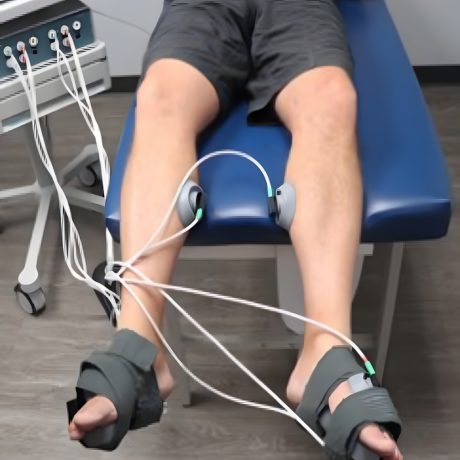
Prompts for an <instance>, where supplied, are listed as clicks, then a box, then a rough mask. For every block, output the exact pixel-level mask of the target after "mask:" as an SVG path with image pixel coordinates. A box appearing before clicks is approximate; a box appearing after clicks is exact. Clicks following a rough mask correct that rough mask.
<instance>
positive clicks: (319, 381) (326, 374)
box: [296, 347, 363, 436]
mask: <svg viewBox="0 0 460 460" xmlns="http://www.w3.org/2000/svg"><path fill="white" fill-rule="evenodd" d="M362 372H363V369H362V368H361V367H360V366H359V365H358V363H357V362H356V359H355V358H354V356H353V354H352V353H351V351H350V349H349V348H347V347H333V348H331V349H330V350H329V351H328V352H327V353H326V354H325V355H324V356H323V358H322V359H321V360H320V361H319V363H318V364H317V366H316V367H315V370H314V371H313V374H312V375H311V377H310V380H309V381H308V383H307V385H306V387H305V392H304V397H303V399H302V402H301V403H300V405H299V407H298V408H297V411H296V412H297V414H298V415H299V417H300V418H301V419H302V420H303V421H304V422H305V423H306V424H307V425H308V426H310V427H311V428H312V429H313V430H314V431H315V432H316V433H317V434H318V435H319V436H324V434H325V433H324V428H323V427H322V426H321V424H320V423H319V420H320V417H321V414H322V413H323V411H324V410H325V409H327V407H328V400H329V396H330V395H331V394H332V393H333V392H334V390H335V389H336V388H337V386H338V385H339V384H340V383H341V382H343V381H345V380H347V379H348V378H349V377H351V376H352V375H354V374H358V373H362Z"/></svg>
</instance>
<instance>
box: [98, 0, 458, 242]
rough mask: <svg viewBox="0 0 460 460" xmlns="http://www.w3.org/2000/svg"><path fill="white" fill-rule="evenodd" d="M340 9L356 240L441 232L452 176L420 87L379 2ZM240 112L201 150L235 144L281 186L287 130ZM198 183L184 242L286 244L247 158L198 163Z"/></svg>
mask: <svg viewBox="0 0 460 460" xmlns="http://www.w3.org/2000/svg"><path fill="white" fill-rule="evenodd" d="M338 5H339V7H340V9H341V11H342V14H343V16H344V18H345V22H346V27H347V33H348V38H349V43H350V46H351V49H352V52H353V56H354V59H355V66H356V68H355V75H354V82H355V85H356V88H357V91H358V95H359V122H358V130H359V145H360V156H361V164H362V171H363V178H364V193H365V201H364V215H363V225H362V242H372V243H374V242H399V241H401V242H402V241H410V240H422V239H429V238H439V237H442V236H443V235H445V233H446V232H447V229H448V225H449V221H450V216H451V192H450V181H449V177H448V174H447V169H446V165H445V162H444V157H443V153H442V151H441V148H440V145H439V142H438V139H437V135H436V132H435V130H434V127H433V123H432V120H431V117H430V115H429V113H428V110H427V107H426V104H425V101H424V98H423V95H422V92H421V90H420V87H419V85H418V82H417V80H416V77H415V75H414V72H413V70H412V67H411V64H410V62H409V60H408V58H407V55H406V53H405V51H404V48H403V45H402V43H401V41H400V39H399V36H398V33H397V31H396V29H395V26H394V24H393V21H392V18H391V16H390V14H389V12H388V10H387V7H386V5H385V2H384V0H340V1H338ZM246 111H247V104H246V103H245V102H241V103H239V104H237V105H236V106H235V108H234V110H233V111H231V113H230V114H229V115H228V116H227V117H226V118H225V119H224V120H221V121H220V122H219V123H218V124H217V125H216V126H215V127H213V128H211V129H210V130H209V131H208V132H207V133H205V134H204V135H203V137H202V139H201V140H200V143H199V156H203V155H205V154H207V153H209V152H212V151H214V150H220V149H235V150H242V151H244V152H247V153H249V154H250V155H252V156H254V157H255V158H256V159H257V160H259V161H260V162H261V163H262V165H263V166H264V167H265V168H266V169H267V171H268V173H269V176H270V178H271V180H272V184H273V186H274V187H278V186H279V185H281V184H282V183H283V176H284V171H285V165H286V161H287V158H288V154H289V148H290V144H291V139H290V135H289V133H288V132H287V131H286V130H285V129H284V128H283V127H281V126H269V127H268V126H264V127H261V126H248V125H247V123H246ZM134 120H135V106H134V104H133V106H132V107H131V110H130V112H129V114H128V118H127V121H126V126H125V129H124V132H123V134H122V137H121V141H120V145H119V149H118V154H117V157H116V161H115V165H114V170H113V175H112V180H111V185H110V190H109V194H108V197H107V201H106V223H107V226H108V228H109V230H110V231H111V233H112V235H113V236H114V238H115V239H116V240H118V239H119V233H120V214H119V208H120V191H121V184H122V179H123V175H124V171H125V166H126V162H127V159H128V156H129V151H130V147H131V142H132V137H133V130H134ZM150 154H151V155H155V152H150ZM200 183H201V185H202V187H203V188H204V190H205V192H206V194H207V210H206V213H205V217H204V219H203V221H202V222H201V223H200V224H199V225H198V226H197V227H195V229H194V230H193V231H192V232H191V233H190V235H189V237H188V241H187V244H192V245H220V244H249V243H255V244H264V243H268V244H284V243H289V237H288V234H287V232H285V231H284V230H281V229H280V228H279V227H278V226H277V225H276V224H275V223H274V220H273V219H272V218H270V217H269V216H268V204H267V197H266V187H265V183H264V180H263V177H262V175H261V174H260V172H259V170H258V169H257V168H255V167H254V166H253V165H252V164H251V163H249V162H248V161H246V160H244V159H241V158H235V157H225V158H217V159H212V160H210V161H208V162H207V163H205V164H204V165H202V167H201V169H200ZM153 186H154V185H153ZM158 193H161V190H158Z"/></svg>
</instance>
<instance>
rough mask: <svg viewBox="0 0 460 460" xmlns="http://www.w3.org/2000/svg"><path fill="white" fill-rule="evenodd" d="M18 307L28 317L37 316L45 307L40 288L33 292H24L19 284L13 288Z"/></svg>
mask: <svg viewBox="0 0 460 460" xmlns="http://www.w3.org/2000/svg"><path fill="white" fill-rule="evenodd" d="M14 292H15V293H16V300H17V302H18V304H19V306H20V307H21V308H22V309H23V310H24V311H25V312H26V313H28V314H29V315H32V316H38V315H39V314H40V313H42V311H43V310H44V309H45V307H46V298H45V293H44V292H43V289H42V288H38V289H37V290H36V291H34V292H25V291H24V290H23V289H22V287H21V285H20V284H16V286H15V287H14Z"/></svg>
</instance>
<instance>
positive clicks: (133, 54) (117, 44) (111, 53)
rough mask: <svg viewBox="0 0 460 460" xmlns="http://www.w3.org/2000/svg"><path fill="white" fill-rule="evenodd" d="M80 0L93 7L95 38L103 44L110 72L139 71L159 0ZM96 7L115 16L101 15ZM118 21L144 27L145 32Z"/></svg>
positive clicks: (160, 2)
mask: <svg viewBox="0 0 460 460" xmlns="http://www.w3.org/2000/svg"><path fill="white" fill-rule="evenodd" d="M82 1H83V2H84V3H86V4H87V5H88V6H89V7H90V8H91V9H92V10H93V20H94V23H95V28H96V36H97V38H99V39H100V40H102V41H104V42H105V43H106V44H107V53H108V59H109V66H110V73H111V74H112V76H124V75H127V76H129V75H139V74H140V72H141V65H142V57H143V55H144V51H145V49H146V47H147V42H148V39H149V36H150V33H151V32H152V31H153V29H154V27H155V25H156V23H157V21H158V18H159V17H160V13H161V10H162V9H163V0H82ZM98 11H100V12H101V13H104V14H107V15H109V16H113V17H115V19H112V18H108V17H105V16H103V15H102V14H99V13H98ZM122 21H127V22H129V23H132V24H134V25H136V26H138V27H140V28H142V29H145V32H144V31H141V30H138V29H136V27H133V26H130V25H128V24H126V23H123V22H122ZM146 32H149V33H148V34H147V33H146Z"/></svg>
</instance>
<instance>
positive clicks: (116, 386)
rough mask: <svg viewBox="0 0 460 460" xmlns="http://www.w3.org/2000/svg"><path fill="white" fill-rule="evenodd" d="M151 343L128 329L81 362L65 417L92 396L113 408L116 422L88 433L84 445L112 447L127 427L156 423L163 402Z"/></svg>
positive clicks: (71, 416)
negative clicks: (102, 399) (105, 400)
mask: <svg viewBox="0 0 460 460" xmlns="http://www.w3.org/2000/svg"><path fill="white" fill-rule="evenodd" d="M156 354H157V350H156V348H155V347H154V345H153V344H151V343H150V342H149V341H148V340H146V339H144V338H143V337H141V336H140V335H138V334H136V333H135V332H133V331H130V330H126V329H125V330H121V331H119V332H117V333H116V334H115V337H114V339H113V342H112V344H111V346H110V348H109V349H108V350H107V351H106V352H94V353H92V354H91V355H90V357H89V358H88V359H86V360H85V361H83V363H82V365H81V370H80V377H79V379H78V382H77V386H76V391H77V399H76V400H74V401H71V402H69V403H68V410H69V418H73V415H75V413H73V414H71V412H76V410H79V409H80V408H81V407H83V405H84V404H85V403H86V401H88V399H90V398H91V397H93V396H95V395H101V396H105V397H107V398H108V399H110V401H112V402H113V404H114V406H115V408H116V410H117V415H118V418H117V421H116V422H115V423H113V424H111V425H109V426H106V427H103V428H99V429H96V430H94V431H92V432H90V433H88V434H87V435H86V436H85V437H84V439H83V440H82V441H81V442H82V444H83V445H84V446H85V447H89V448H96V449H102V450H114V449H115V448H116V447H118V445H119V444H120V442H121V440H122V439H123V437H124V435H125V434H126V432H127V431H128V430H129V429H136V428H141V427H145V426H147V425H150V424H152V423H155V422H158V421H159V420H160V418H161V415H162V413H163V402H162V401H161V399H160V397H159V391H158V385H157V381H156V377H155V373H154V371H153V369H152V363H153V361H154V360H155V357H156Z"/></svg>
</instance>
